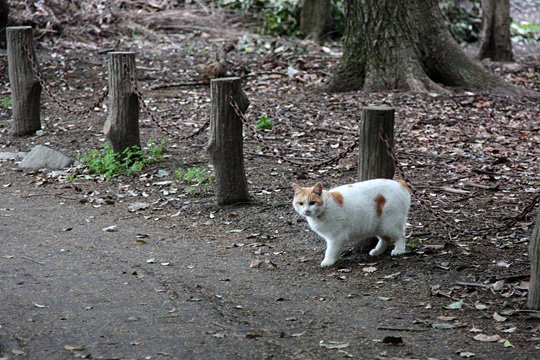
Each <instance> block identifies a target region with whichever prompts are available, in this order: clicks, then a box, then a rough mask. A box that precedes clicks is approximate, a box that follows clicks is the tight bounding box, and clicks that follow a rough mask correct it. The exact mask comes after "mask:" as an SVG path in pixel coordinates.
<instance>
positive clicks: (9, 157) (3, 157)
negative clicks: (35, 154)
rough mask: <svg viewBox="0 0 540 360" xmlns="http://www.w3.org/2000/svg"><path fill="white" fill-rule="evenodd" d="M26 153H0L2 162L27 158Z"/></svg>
mask: <svg viewBox="0 0 540 360" xmlns="http://www.w3.org/2000/svg"><path fill="white" fill-rule="evenodd" d="M26 154H28V153H25V152H0V161H2V160H20V159H22V158H24V157H25V156H26Z"/></svg>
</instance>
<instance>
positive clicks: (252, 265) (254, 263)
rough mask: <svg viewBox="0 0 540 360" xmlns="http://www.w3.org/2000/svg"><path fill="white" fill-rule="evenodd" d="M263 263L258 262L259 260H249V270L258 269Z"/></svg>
mask: <svg viewBox="0 0 540 360" xmlns="http://www.w3.org/2000/svg"><path fill="white" fill-rule="evenodd" d="M262 263H263V261H262V260H259V259H253V260H251V262H250V263H249V267H250V268H252V269H253V268H259V267H261V265H262Z"/></svg>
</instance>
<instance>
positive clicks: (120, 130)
mask: <svg viewBox="0 0 540 360" xmlns="http://www.w3.org/2000/svg"><path fill="white" fill-rule="evenodd" d="M108 70H109V116H108V117H107V121H106V122H105V126H104V128H103V132H104V133H105V137H106V138H107V140H108V141H109V144H110V145H111V148H112V149H113V150H114V151H115V152H117V153H121V152H123V151H124V150H125V149H126V148H128V147H131V146H139V147H140V146H141V140H140V135H139V98H138V97H137V95H136V93H135V89H134V83H133V82H132V80H133V81H134V80H135V78H136V77H135V53H133V52H111V53H109V59H108Z"/></svg>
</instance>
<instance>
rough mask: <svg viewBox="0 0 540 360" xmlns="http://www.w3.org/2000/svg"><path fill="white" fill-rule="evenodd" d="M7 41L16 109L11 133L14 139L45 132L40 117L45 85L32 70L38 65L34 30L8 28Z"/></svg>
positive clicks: (12, 91) (12, 99) (22, 27)
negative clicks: (33, 64) (33, 66)
mask: <svg viewBox="0 0 540 360" xmlns="http://www.w3.org/2000/svg"><path fill="white" fill-rule="evenodd" d="M6 39H7V50H8V67H9V70H8V73H9V83H10V85H11V102H12V107H13V125H12V128H11V134H12V135H14V136H24V135H28V134H33V133H35V132H36V131H37V130H39V129H41V121H40V114H39V105H40V97H41V85H40V84H39V81H38V79H37V77H36V74H35V73H34V70H33V68H32V61H31V59H34V60H33V61H35V63H36V64H37V60H36V55H35V52H34V37H33V32H32V27H31V26H12V27H8V28H7V29H6Z"/></svg>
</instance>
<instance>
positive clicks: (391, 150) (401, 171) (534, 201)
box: [379, 129, 540, 236]
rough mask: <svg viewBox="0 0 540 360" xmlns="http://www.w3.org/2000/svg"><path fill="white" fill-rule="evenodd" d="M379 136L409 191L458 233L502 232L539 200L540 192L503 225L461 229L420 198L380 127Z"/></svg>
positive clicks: (431, 212) (430, 211) (422, 204)
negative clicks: (471, 229) (472, 229)
mask: <svg viewBox="0 0 540 360" xmlns="http://www.w3.org/2000/svg"><path fill="white" fill-rule="evenodd" d="M379 138H380V139H381V141H382V142H383V143H384V144H385V146H386V152H387V153H388V155H389V156H390V157H391V158H392V161H393V162H394V164H395V168H396V169H397V171H398V173H399V176H400V177H401V178H402V179H403V180H404V181H405V182H406V183H407V185H408V186H409V188H410V189H411V192H412V194H413V196H414V198H415V199H416V200H417V201H418V202H419V203H420V205H421V206H422V207H423V208H425V209H426V210H427V211H428V212H429V213H430V214H431V215H432V216H433V217H434V218H435V219H437V220H439V221H441V222H442V223H444V224H445V225H448V226H449V227H451V228H452V229H454V230H456V231H457V232H458V233H459V234H460V235H463V234H469V235H472V236H485V235H489V234H492V233H493V234H495V233H499V232H503V231H506V230H509V229H510V228H511V227H512V226H514V225H515V224H516V223H517V222H518V221H520V220H522V219H523V218H524V217H525V215H527V214H528V213H529V212H531V211H532V209H533V208H534V207H535V206H536V204H537V203H539V202H540V193H539V194H537V195H536V196H535V197H534V198H533V200H532V201H531V202H530V203H529V204H528V205H527V206H525V208H524V209H523V211H521V213H520V214H518V215H517V216H515V217H513V218H512V219H510V220H509V221H507V222H506V223H505V224H504V225H501V226H499V227H496V228H483V229H478V230H475V231H467V230H464V229H461V228H459V227H458V226H456V225H455V224H453V223H451V222H449V221H448V220H446V219H444V218H443V217H441V216H440V215H439V214H438V213H436V212H435V211H434V210H433V209H432V208H431V206H430V204H429V203H428V202H427V201H426V200H425V199H423V198H421V197H420V196H419V195H418V191H416V189H415V188H414V186H413V185H412V182H411V181H410V179H408V178H407V176H406V175H405V172H404V171H403V168H402V167H401V165H400V164H399V161H398V159H397V157H396V155H395V153H394V151H393V149H392V145H391V144H390V141H389V140H388V138H387V137H386V135H385V134H384V132H383V130H382V129H381V130H380V132H379Z"/></svg>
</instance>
